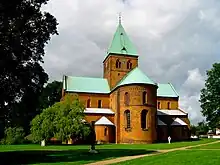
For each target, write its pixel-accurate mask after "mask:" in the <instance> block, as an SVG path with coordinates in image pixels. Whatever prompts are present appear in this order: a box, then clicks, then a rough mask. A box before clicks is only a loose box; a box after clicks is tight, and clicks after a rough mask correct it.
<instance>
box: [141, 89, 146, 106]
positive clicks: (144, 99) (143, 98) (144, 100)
mask: <svg viewBox="0 0 220 165" xmlns="http://www.w3.org/2000/svg"><path fill="white" fill-rule="evenodd" d="M142 102H143V104H147V92H146V91H144V92H143V93H142Z"/></svg>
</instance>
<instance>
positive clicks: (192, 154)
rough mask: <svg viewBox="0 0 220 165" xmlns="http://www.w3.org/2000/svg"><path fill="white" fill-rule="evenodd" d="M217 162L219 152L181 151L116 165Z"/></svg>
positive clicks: (209, 163) (184, 164) (174, 164)
mask: <svg viewBox="0 0 220 165" xmlns="http://www.w3.org/2000/svg"><path fill="white" fill-rule="evenodd" d="M219 162H220V151H216V150H215V151H213V150H208V151H204V150H203V151H202V150H183V151H175V152H169V153H166V154H161V155H157V156H149V157H143V158H139V159H134V160H130V161H126V162H121V163H117V165H140V164H141V165H162V164H167V165H214V164H216V165H217V164H219Z"/></svg>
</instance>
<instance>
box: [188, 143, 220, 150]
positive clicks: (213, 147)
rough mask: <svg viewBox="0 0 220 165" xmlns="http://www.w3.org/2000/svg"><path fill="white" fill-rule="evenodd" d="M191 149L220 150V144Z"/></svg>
mask: <svg viewBox="0 0 220 165" xmlns="http://www.w3.org/2000/svg"><path fill="white" fill-rule="evenodd" d="M192 149H219V150H220V142H219V143H215V144H209V145H206V146H200V147H193V148H192Z"/></svg>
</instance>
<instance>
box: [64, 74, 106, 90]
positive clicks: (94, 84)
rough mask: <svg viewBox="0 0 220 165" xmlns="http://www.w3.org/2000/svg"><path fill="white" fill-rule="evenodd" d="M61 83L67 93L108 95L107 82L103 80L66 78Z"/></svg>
mask: <svg viewBox="0 0 220 165" xmlns="http://www.w3.org/2000/svg"><path fill="white" fill-rule="evenodd" d="M63 83H64V86H65V88H64V89H66V91H68V92H85V93H104V94H107V93H110V88H109V85H108V81H107V79H103V78H91V77H71V76H66V78H64V81H63ZM65 84H66V85H65Z"/></svg>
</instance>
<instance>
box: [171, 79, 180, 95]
mask: <svg viewBox="0 0 220 165" xmlns="http://www.w3.org/2000/svg"><path fill="white" fill-rule="evenodd" d="M168 84H169V85H170V86H171V88H172V89H173V91H174V92H175V93H176V95H177V96H179V94H178V93H177V91H176V89H175V88H174V86H173V84H171V83H170V82H168Z"/></svg>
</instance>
